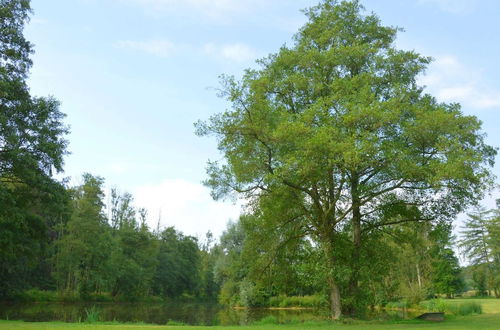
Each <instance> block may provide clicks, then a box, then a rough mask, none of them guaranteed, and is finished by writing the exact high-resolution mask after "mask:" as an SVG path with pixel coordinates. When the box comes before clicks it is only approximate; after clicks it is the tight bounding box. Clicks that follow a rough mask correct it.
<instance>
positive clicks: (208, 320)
mask: <svg viewBox="0 0 500 330" xmlns="http://www.w3.org/2000/svg"><path fill="white" fill-rule="evenodd" d="M93 306H94V307H93ZM91 308H93V310H96V311H97V313H98V314H99V320H100V321H119V322H145V323H155V324H166V323H167V322H168V321H170V320H172V321H176V322H182V323H186V324H191V325H246V324H250V323H252V322H254V321H258V320H260V319H262V318H264V317H267V316H273V317H274V318H276V320H277V321H278V322H279V323H287V322H305V321H310V320H324V319H326V318H327V316H328V315H327V313H326V312H325V311H321V310H313V309H291V310H290V309H287V310H269V309H263V308H261V309H258V308H253V309H232V308H224V307H222V306H220V305H217V304H214V303H194V302H193V303H188V302H170V303H162V304H145V303H134V304H133V303H22V304H0V318H1V319H9V320H24V321H31V322H35V321H64V322H83V321H85V319H86V317H87V311H89V310H90V309H91ZM369 317H370V318H376V319H404V318H408V317H413V315H410V314H408V313H407V312H404V311H384V312H380V311H378V312H376V313H375V312H374V314H372V315H370V316H369Z"/></svg>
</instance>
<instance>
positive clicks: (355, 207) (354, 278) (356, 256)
mask: <svg viewBox="0 0 500 330" xmlns="http://www.w3.org/2000/svg"><path fill="white" fill-rule="evenodd" d="M358 185H359V178H358V175H357V174H355V173H354V174H352V176H351V200H352V219H351V225H352V243H353V250H352V255H351V261H352V274H351V278H350V279H349V294H350V295H351V297H353V298H354V299H356V297H357V296H358V293H359V284H358V282H359V272H360V255H361V199H360V196H359V189H358ZM349 312H350V313H352V314H354V313H356V308H355V306H350V308H349Z"/></svg>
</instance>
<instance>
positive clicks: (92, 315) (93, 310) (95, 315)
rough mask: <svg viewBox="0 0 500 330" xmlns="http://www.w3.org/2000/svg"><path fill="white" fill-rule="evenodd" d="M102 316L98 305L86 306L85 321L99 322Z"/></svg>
mask: <svg viewBox="0 0 500 330" xmlns="http://www.w3.org/2000/svg"><path fill="white" fill-rule="evenodd" d="M100 317H101V312H100V311H99V309H97V307H95V306H92V307H90V308H85V323H95V322H98V321H99V319H100Z"/></svg>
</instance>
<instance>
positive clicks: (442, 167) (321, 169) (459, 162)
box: [197, 0, 496, 318]
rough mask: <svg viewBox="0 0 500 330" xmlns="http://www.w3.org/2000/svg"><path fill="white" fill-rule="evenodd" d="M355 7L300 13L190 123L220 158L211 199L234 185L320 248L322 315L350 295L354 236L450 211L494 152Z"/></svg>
mask: <svg viewBox="0 0 500 330" xmlns="http://www.w3.org/2000/svg"><path fill="white" fill-rule="evenodd" d="M362 9H363V8H362V6H361V5H360V4H359V2H358V1H335V0H325V1H323V2H321V3H320V4H319V5H317V6H315V7H312V8H310V9H308V10H306V11H305V13H306V15H307V17H308V19H309V21H308V22H307V23H306V24H305V25H304V26H303V27H302V28H301V29H300V30H299V32H298V33H297V34H296V35H295V42H294V44H293V45H291V46H283V47H282V48H281V49H280V50H279V51H278V52H277V53H276V54H271V55H269V56H268V57H266V58H264V59H262V60H260V61H259V62H258V63H259V64H260V67H259V68H258V69H255V70H247V71H245V74H244V75H243V77H242V79H241V80H236V79H234V78H232V77H223V79H222V82H223V84H222V90H221V95H222V96H224V97H226V98H227V100H228V101H229V102H230V103H231V105H232V107H231V108H230V109H228V110H226V111H224V112H222V113H220V114H217V115H214V116H213V117H211V118H210V120H208V121H207V122H205V123H203V122H200V123H198V124H197V133H198V134H199V135H215V136H216V137H217V139H218V146H219V149H220V151H221V152H222V153H223V154H224V156H225V162H224V163H218V162H209V165H208V174H209V179H208V180H207V181H206V183H207V185H209V186H211V187H212V192H213V196H214V197H215V198H221V197H224V196H227V195H228V194H231V193H232V192H237V193H240V194H241V195H242V197H243V198H245V199H247V200H248V201H250V203H251V205H253V206H254V207H256V208H259V209H260V210H261V211H262V212H264V214H265V212H266V210H267V209H272V212H270V216H269V218H273V220H272V221H281V222H282V223H292V222H293V223H296V224H298V226H299V227H300V228H301V234H302V235H307V236H308V237H309V238H310V239H312V240H313V241H314V242H315V243H316V244H318V245H319V246H320V247H321V248H322V250H323V252H324V257H325V264H324V269H325V280H326V282H327V285H328V287H329V292H330V302H331V313H332V317H333V318H338V317H340V315H341V313H342V306H341V292H342V293H344V294H345V295H348V296H350V297H353V296H354V297H355V296H356V295H358V294H359V291H360V290H358V287H359V284H360V281H361V276H362V273H361V269H362V267H361V264H362V262H361V261H362V260H365V258H364V255H363V253H364V251H369V247H367V246H365V242H368V241H369V240H367V238H369V237H371V235H372V233H374V232H375V231H377V230H379V229H380V228H382V227H384V226H389V225H392V224H399V223H403V222H408V221H431V220H435V219H438V218H448V219H449V218H451V217H452V216H453V215H455V214H456V213H457V212H459V211H461V210H462V209H463V208H464V206H466V205H468V204H470V203H471V202H473V201H474V200H476V199H477V198H478V196H480V195H481V193H482V191H483V190H484V188H485V187H486V186H487V185H488V184H489V182H490V180H491V175H490V172H489V167H490V166H492V164H493V160H494V156H495V154H496V151H495V149H494V148H492V147H490V146H488V145H486V144H485V143H484V141H483V137H484V134H483V133H482V132H481V131H480V129H481V123H480V121H479V120H478V119H477V118H475V117H473V116H465V115H463V113H462V111H461V109H460V105H459V104H456V103H453V104H446V103H440V102H438V101H437V100H436V99H435V98H434V97H432V96H431V95H428V94H425V92H424V90H423V87H421V86H419V85H418V84H417V77H418V76H419V75H420V74H422V73H423V72H424V70H425V68H426V65H427V64H428V63H429V62H430V59H429V58H427V57H422V56H421V55H419V54H417V53H416V52H414V51H403V50H398V49H396V48H395V46H394V41H395V38H396V34H397V32H398V29H397V28H394V27H386V26H383V25H382V24H381V23H380V20H379V19H378V17H377V16H376V15H375V14H369V15H364V14H363V13H362ZM262 205H278V206H279V207H281V212H277V210H276V208H277V207H278V206H274V207H268V206H266V207H261V206H262ZM276 217H278V219H276ZM294 234H295V235H296V234H298V232H297V230H294ZM347 239H348V241H347ZM339 247H342V250H341V249H340V248H339ZM345 251H348V254H349V256H345ZM341 252H342V253H341ZM339 267H344V268H342V269H341V268H339Z"/></svg>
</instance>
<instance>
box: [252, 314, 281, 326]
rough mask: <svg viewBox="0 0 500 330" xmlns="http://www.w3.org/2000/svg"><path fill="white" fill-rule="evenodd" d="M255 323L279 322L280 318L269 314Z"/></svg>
mask: <svg viewBox="0 0 500 330" xmlns="http://www.w3.org/2000/svg"><path fill="white" fill-rule="evenodd" d="M254 324H256V325H265V324H279V322H278V319H277V318H276V316H273V315H268V316H266V317H264V318H262V319H260V320H259V321H255V322H254Z"/></svg>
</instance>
